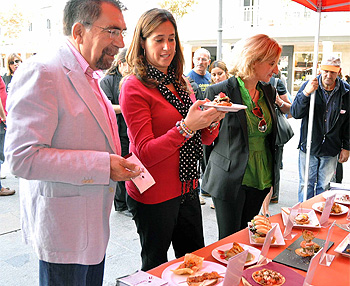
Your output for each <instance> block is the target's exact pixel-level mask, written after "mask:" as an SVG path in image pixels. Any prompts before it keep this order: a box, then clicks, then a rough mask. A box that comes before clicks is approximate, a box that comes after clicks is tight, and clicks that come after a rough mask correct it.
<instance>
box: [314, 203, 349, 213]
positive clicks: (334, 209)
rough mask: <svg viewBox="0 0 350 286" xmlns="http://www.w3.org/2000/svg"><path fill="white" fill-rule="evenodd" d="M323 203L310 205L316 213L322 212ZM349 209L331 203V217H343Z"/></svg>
mask: <svg viewBox="0 0 350 286" xmlns="http://www.w3.org/2000/svg"><path fill="white" fill-rule="evenodd" d="M324 204H325V203H324V202H318V203H314V204H313V205H312V208H313V209H314V210H315V211H318V212H323V209H324ZM348 210H349V208H348V207H347V206H344V205H342V204H338V203H333V206H332V209H331V213H330V214H331V215H343V214H346V213H347V212H348Z"/></svg>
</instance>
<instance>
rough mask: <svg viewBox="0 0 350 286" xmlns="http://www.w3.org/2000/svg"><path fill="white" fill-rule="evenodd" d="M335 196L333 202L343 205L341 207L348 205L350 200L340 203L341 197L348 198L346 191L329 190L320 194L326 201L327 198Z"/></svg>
mask: <svg viewBox="0 0 350 286" xmlns="http://www.w3.org/2000/svg"><path fill="white" fill-rule="evenodd" d="M334 194H335V200H334V201H335V202H336V203H338V204H343V205H350V200H349V201H342V200H341V197H342V196H344V195H349V196H350V191H347V190H330V191H326V192H323V193H322V196H323V197H324V198H325V199H327V198H328V197H330V196H332V195H334Z"/></svg>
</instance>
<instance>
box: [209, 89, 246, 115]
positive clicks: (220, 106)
mask: <svg viewBox="0 0 350 286" xmlns="http://www.w3.org/2000/svg"><path fill="white" fill-rule="evenodd" d="M202 106H204V108H209V107H214V108H216V109H217V110H218V111H225V112H237V111H239V110H242V109H246V108H247V106H245V105H242V104H235V103H232V102H230V98H229V97H228V96H227V95H226V94H224V93H223V92H220V93H219V94H218V95H216V96H215V98H214V100H213V101H208V102H206V103H204V104H203V105H202Z"/></svg>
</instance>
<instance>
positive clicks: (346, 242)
mask: <svg viewBox="0 0 350 286" xmlns="http://www.w3.org/2000/svg"><path fill="white" fill-rule="evenodd" d="M349 244H350V233H349V234H348V235H347V236H346V237H345V238H344V239H343V241H342V242H341V243H339V245H338V246H337V247H336V249H334V251H335V252H337V253H340V254H341V255H344V256H347V257H350V252H347V251H345V250H346V249H349Z"/></svg>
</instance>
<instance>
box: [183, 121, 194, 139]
mask: <svg viewBox="0 0 350 286" xmlns="http://www.w3.org/2000/svg"><path fill="white" fill-rule="evenodd" d="M180 126H181V128H182V130H183V131H185V132H186V134H188V135H190V136H191V137H192V136H193V135H194V134H195V133H196V132H195V131H192V130H191V129H189V128H188V127H187V126H186V124H185V120H184V119H183V118H182V119H181V121H180Z"/></svg>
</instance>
